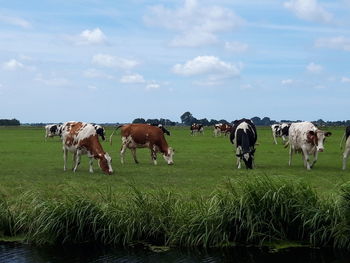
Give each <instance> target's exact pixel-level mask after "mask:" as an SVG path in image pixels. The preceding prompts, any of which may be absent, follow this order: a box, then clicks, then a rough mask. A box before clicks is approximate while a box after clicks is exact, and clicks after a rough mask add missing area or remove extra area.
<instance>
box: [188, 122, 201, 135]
mask: <svg viewBox="0 0 350 263" xmlns="http://www.w3.org/2000/svg"><path fill="white" fill-rule="evenodd" d="M190 130H191V135H192V136H193V135H195V134H196V133H200V134H203V131H204V127H203V124H198V123H193V124H192V125H191V127H190Z"/></svg>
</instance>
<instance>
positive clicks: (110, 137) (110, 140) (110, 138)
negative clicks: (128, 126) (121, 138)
mask: <svg viewBox="0 0 350 263" xmlns="http://www.w3.org/2000/svg"><path fill="white" fill-rule="evenodd" d="M122 126H123V125H118V126H117V127H116V128H115V129H114V131H113V132H112V134H111V136H109V144H110V145H112V136H113V134H114V132H115V131H116V130H118V129H119V128H120V127H122Z"/></svg>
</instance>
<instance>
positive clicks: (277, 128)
mask: <svg viewBox="0 0 350 263" xmlns="http://www.w3.org/2000/svg"><path fill="white" fill-rule="evenodd" d="M289 127H290V123H280V124H272V125H271V130H272V137H273V141H274V143H275V144H277V140H276V137H281V138H282V142H283V144H285V143H286V141H287V137H288V135H289Z"/></svg>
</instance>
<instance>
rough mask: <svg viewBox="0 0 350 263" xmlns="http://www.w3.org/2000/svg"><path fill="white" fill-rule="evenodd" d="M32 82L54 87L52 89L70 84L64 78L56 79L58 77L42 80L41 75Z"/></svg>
mask: <svg viewBox="0 0 350 263" xmlns="http://www.w3.org/2000/svg"><path fill="white" fill-rule="evenodd" d="M34 80H35V81H38V82H40V83H42V84H44V85H46V86H54V87H61V86H68V85H69V84H70V82H69V81H68V80H67V79H65V78H58V77H51V78H43V77H42V75H40V74H39V75H38V76H37V77H36V78H35V79H34Z"/></svg>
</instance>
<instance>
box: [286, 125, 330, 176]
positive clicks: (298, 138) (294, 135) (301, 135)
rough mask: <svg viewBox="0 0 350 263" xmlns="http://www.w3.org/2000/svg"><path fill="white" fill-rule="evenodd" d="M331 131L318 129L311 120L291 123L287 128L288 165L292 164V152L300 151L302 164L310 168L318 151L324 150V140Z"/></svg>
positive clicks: (315, 160)
mask: <svg viewBox="0 0 350 263" xmlns="http://www.w3.org/2000/svg"><path fill="white" fill-rule="evenodd" d="M331 135H332V133H330V132H325V131H322V130H320V129H318V128H317V127H316V126H315V125H314V124H312V123H311V122H307V121H305V122H296V123H292V124H291V125H290V128H289V140H288V142H287V144H286V145H285V147H287V146H288V145H289V165H291V164H292V154H293V153H296V152H301V153H302V154H303V160H304V166H305V167H306V169H308V170H310V169H311V168H312V167H313V166H314V165H315V163H316V162H317V157H318V153H319V152H323V151H324V145H323V143H324V141H325V139H326V137H328V136H331ZM310 155H313V156H314V159H313V161H312V163H311V164H310V163H309V156H310Z"/></svg>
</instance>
